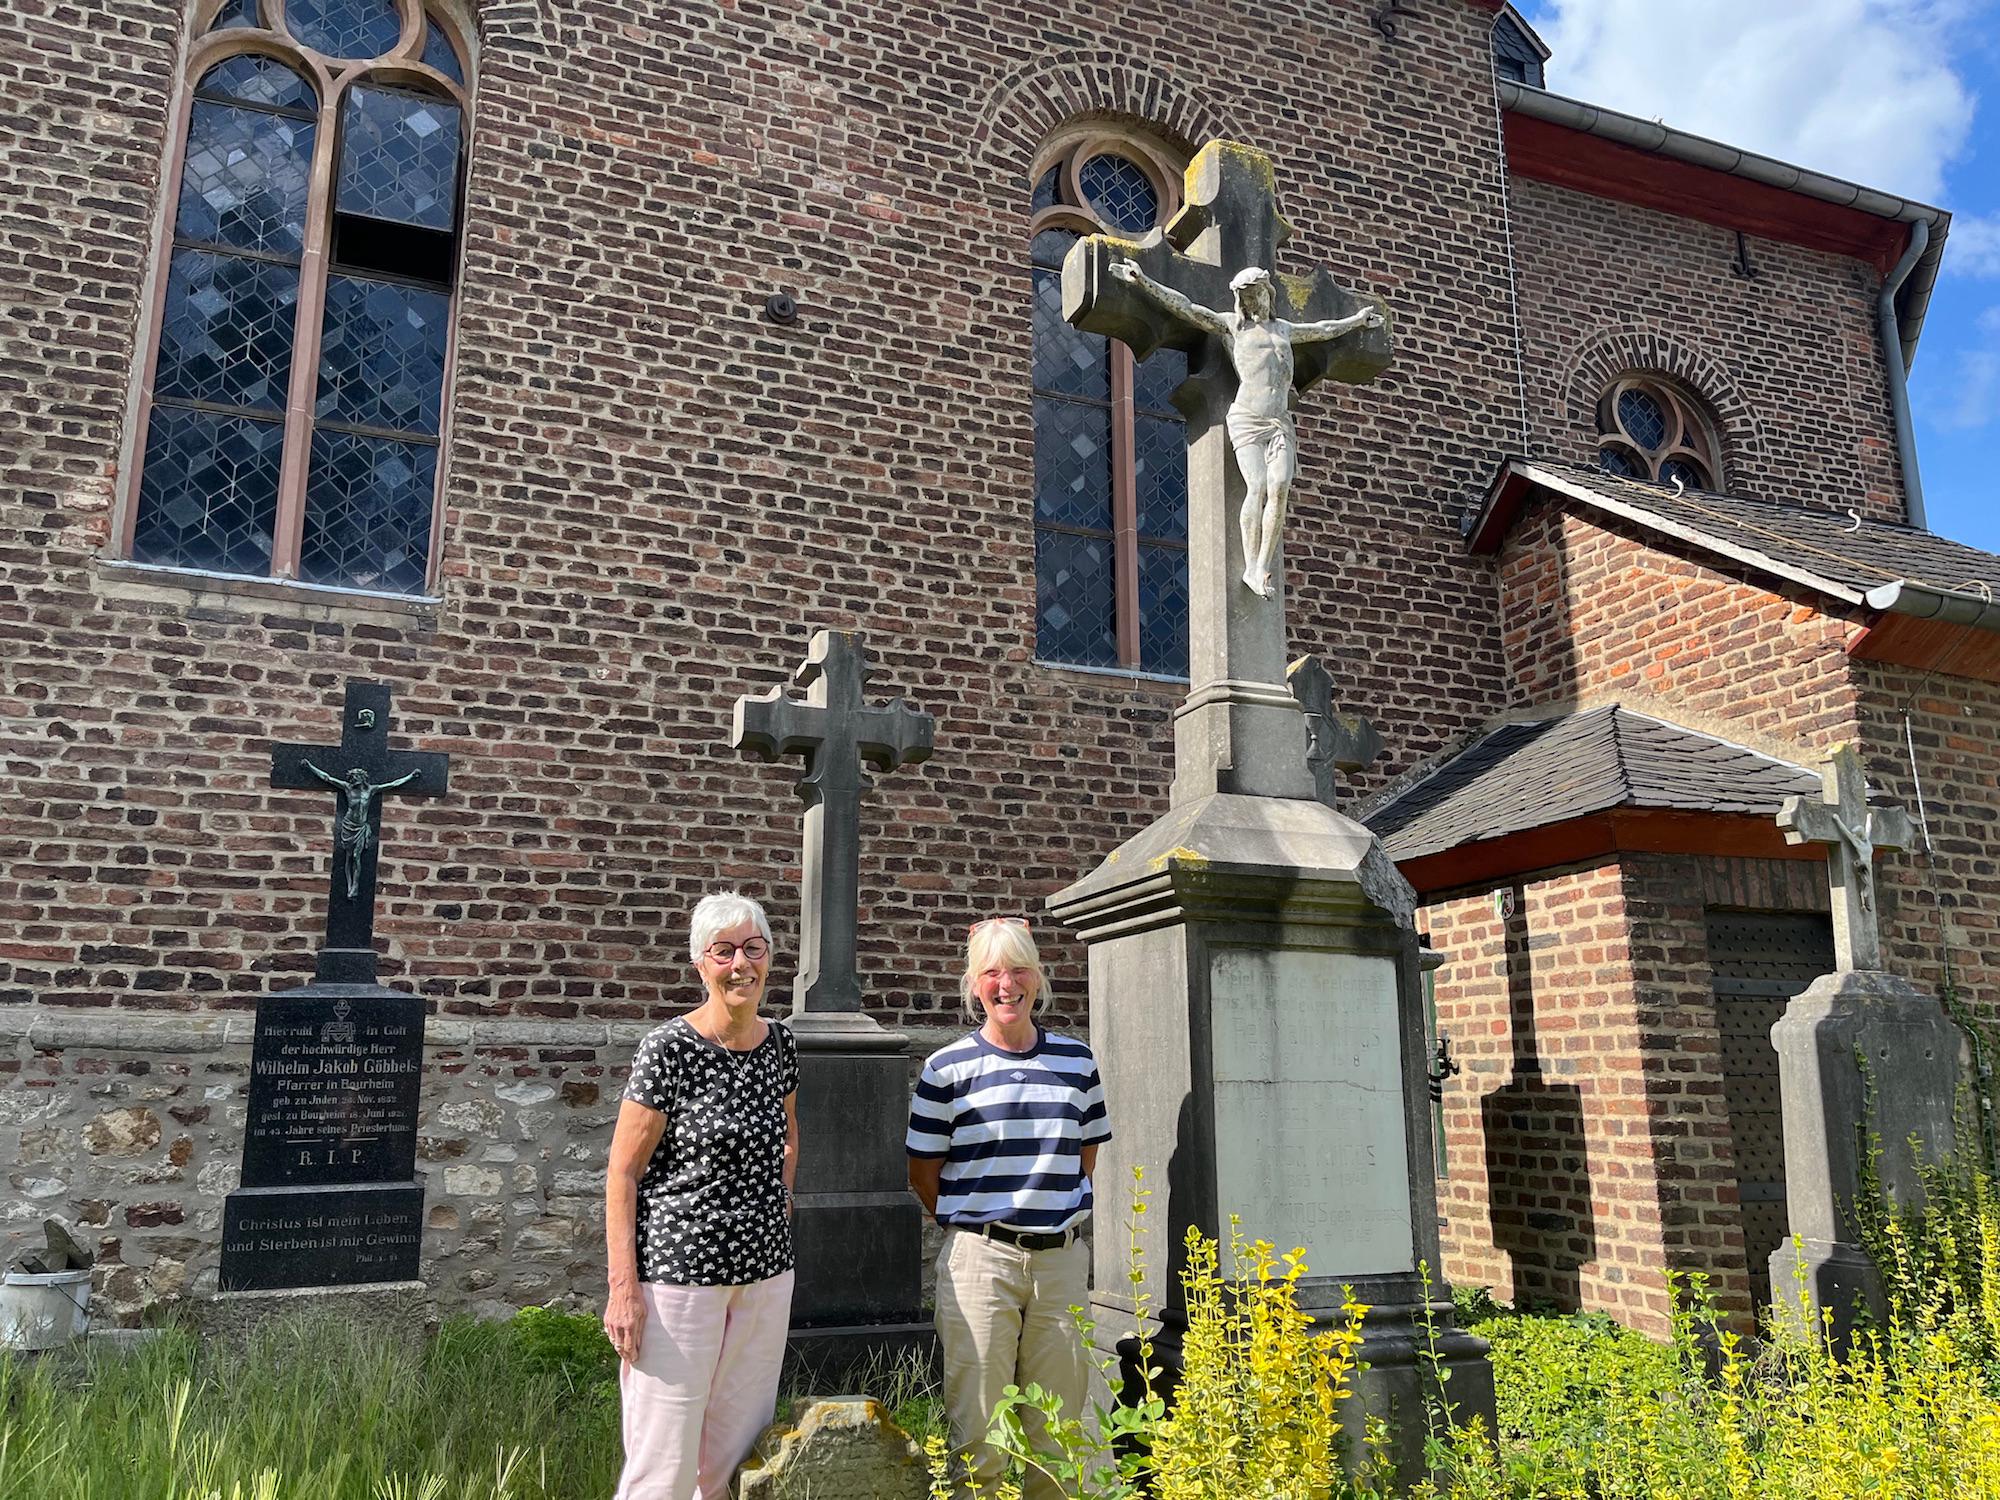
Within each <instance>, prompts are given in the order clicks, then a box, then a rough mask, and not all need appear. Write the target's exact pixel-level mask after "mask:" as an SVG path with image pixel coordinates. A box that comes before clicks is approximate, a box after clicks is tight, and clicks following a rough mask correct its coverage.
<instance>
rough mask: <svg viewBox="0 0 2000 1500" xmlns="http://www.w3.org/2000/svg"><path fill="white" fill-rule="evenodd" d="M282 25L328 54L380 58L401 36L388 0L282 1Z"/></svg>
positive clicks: (399, 21) (398, 19)
mask: <svg viewBox="0 0 2000 1500" xmlns="http://www.w3.org/2000/svg"><path fill="white" fill-rule="evenodd" d="M285 25H286V27H287V28H288V29H289V30H290V31H291V33H292V35H293V36H295V37H297V38H298V39H299V40H300V41H301V42H303V43H305V45H306V46H308V47H310V48H312V49H313V51H315V52H323V53H325V54H326V55H327V56H328V57H380V56H381V55H382V54H383V53H384V52H387V51H388V50H389V49H390V48H391V47H393V46H395V45H396V43H397V41H398V40H400V39H401V37H402V35H403V18H402V17H401V16H400V15H398V14H397V12H396V7H395V6H394V5H393V4H391V3H390V0H285Z"/></svg>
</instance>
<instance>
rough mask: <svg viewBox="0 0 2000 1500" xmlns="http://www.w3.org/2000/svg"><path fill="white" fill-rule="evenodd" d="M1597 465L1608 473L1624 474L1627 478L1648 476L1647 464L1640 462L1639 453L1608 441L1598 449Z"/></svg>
mask: <svg viewBox="0 0 2000 1500" xmlns="http://www.w3.org/2000/svg"><path fill="white" fill-rule="evenodd" d="M1597 467H1598V468H1600V469H1602V470H1603V471H1604V472H1605V473H1607V474H1622V475H1624V476H1625V477H1626V478H1627V479H1644V478H1645V477H1646V466H1645V464H1644V463H1642V462H1640V460H1639V457H1638V455H1637V454H1635V453H1633V452H1632V451H1631V450H1630V449H1629V448H1621V447H1619V446H1618V445H1617V444H1615V443H1606V444H1605V445H1604V446H1603V447H1602V448H1599V449H1598V450H1597Z"/></svg>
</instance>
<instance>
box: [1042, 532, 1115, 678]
mask: <svg viewBox="0 0 2000 1500" xmlns="http://www.w3.org/2000/svg"><path fill="white" fill-rule="evenodd" d="M1111 555H1112V554H1111V538H1110V537H1108V536H1106V537H1096V536H1073V535H1071V534H1070V533H1069V532H1066V531H1044V530H1039V529H1038V530H1037V531H1036V532H1035V655H1036V656H1038V657H1040V658H1041V659H1042V660H1043V661H1062V662H1072V663H1075V664H1076V665H1079V666H1086V667H1115V666H1117V665H1118V621H1117V603H1116V597H1117V596H1116V591H1115V585H1114V575H1113V571H1112V561H1111Z"/></svg>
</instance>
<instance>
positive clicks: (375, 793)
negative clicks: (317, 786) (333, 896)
mask: <svg viewBox="0 0 2000 1500" xmlns="http://www.w3.org/2000/svg"><path fill="white" fill-rule="evenodd" d="M305 768H306V769H307V770H308V771H310V772H312V773H313V775H315V776H317V777H318V778H319V779H320V780H321V781H324V782H325V783H326V784H327V785H328V786H330V787H332V788H333V789H334V790H335V791H336V792H338V793H340V828H339V832H338V833H337V834H336V835H335V845H336V847H345V848H346V850H347V894H348V897H349V898H350V899H352V898H353V897H355V896H358V895H360V894H361V856H362V854H363V853H364V852H365V851H366V850H367V848H368V845H369V843H370V841H371V839H372V837H373V835H372V834H371V833H370V832H369V829H368V806H369V804H370V803H371V802H373V801H374V800H375V799H376V798H377V797H379V796H381V795H382V794H383V793H384V792H389V791H394V790H395V789H396V788H397V787H399V786H402V785H403V784H404V783H405V782H410V781H415V780H416V779H417V773H416V772H415V771H411V772H410V773H409V774H408V775H405V776H398V777H397V778H396V779H395V780H394V781H385V782H383V783H382V784H381V785H380V786H376V785H375V784H374V783H373V782H371V781H370V780H369V779H368V771H367V769H366V767H363V766H356V767H355V768H354V769H353V770H351V771H349V772H348V773H347V778H346V779H345V780H342V779H341V778H340V777H338V776H335V775H334V774H333V773H332V772H330V771H322V770H321V769H320V768H319V767H318V766H316V765H314V764H313V763H312V762H311V761H307V762H305Z"/></svg>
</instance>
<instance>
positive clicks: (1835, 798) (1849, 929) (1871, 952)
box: [1778, 745, 1911, 974]
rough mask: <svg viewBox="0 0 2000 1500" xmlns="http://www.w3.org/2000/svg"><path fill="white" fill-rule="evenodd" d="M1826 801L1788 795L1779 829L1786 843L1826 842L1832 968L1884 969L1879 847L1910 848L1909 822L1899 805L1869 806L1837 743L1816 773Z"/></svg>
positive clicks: (1855, 767)
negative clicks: (1877, 901) (1877, 872)
mask: <svg viewBox="0 0 2000 1500" xmlns="http://www.w3.org/2000/svg"><path fill="white" fill-rule="evenodd" d="M1820 775H1821V777H1822V779H1823V780H1824V782H1825V784H1826V791H1825V796H1824V800H1822V801H1818V802H1814V801H1810V800H1808V799H1807V798H1805V797H1787V798H1786V799H1785V805H1784V806H1783V807H1782V808H1780V809H1779V810H1778V826H1779V827H1780V828H1782V829H1784V831H1785V842H1786V843H1788V844H1805V843H1815V844H1825V845H1826V846H1827V847H1826V868H1827V876H1828V878H1829V879H1830V880H1831V881H1832V883H1833V954H1834V967H1835V968H1836V969H1837V970H1838V971H1839V972H1840V973H1843V974H1845V973H1848V972H1851V971H1852V970H1856V969H1880V968H1881V967H1882V931H1881V925H1880V922H1879V920H1878V918H1877V915H1876V910H1875V868H1874V863H1873V861H1874V858H1875V851H1876V850H1877V849H1907V848H1909V847H1910V833H1911V829H1910V818H1909V815H1908V814H1907V813H1905V812H1904V811H1903V810H1902V809H1901V808H1899V807H1870V806H1869V805H1868V779H1867V777H1866V776H1865V775H1864V774H1863V773H1862V770H1861V757H1860V756H1859V755H1857V754H1856V753H1855V750H1854V747H1853V746H1852V745H1839V746H1836V747H1835V748H1834V750H1833V751H1832V753H1831V754H1829V755H1828V756H1827V758H1826V767H1825V769H1824V770H1823V771H1822V772H1821V773H1820Z"/></svg>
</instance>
